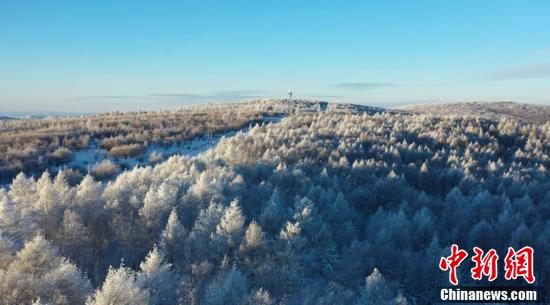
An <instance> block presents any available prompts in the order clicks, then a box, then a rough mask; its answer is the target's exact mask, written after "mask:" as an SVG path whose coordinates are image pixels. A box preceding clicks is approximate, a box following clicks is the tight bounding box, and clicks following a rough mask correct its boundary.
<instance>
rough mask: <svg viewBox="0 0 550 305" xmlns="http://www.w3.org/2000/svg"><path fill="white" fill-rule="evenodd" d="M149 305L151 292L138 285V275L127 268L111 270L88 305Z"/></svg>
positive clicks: (121, 267)
mask: <svg viewBox="0 0 550 305" xmlns="http://www.w3.org/2000/svg"><path fill="white" fill-rule="evenodd" d="M114 304H117V305H118V304H120V305H148V304H149V291H148V290H147V289H143V288H141V287H140V286H139V285H138V283H137V275H136V273H135V272H134V271H132V270H131V269H129V268H128V267H125V266H123V265H122V266H120V267H119V268H116V269H115V268H112V267H111V268H109V271H108V273H107V277H106V278H105V282H104V283H103V285H102V287H101V289H98V290H96V292H95V293H94V295H93V296H91V297H90V298H89V299H88V300H87V301H86V305H114Z"/></svg>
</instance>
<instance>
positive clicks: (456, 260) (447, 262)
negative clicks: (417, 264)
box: [439, 245, 468, 286]
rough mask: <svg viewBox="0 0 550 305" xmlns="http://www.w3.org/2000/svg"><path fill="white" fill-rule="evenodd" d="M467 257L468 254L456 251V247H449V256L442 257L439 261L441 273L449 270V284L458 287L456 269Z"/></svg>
mask: <svg viewBox="0 0 550 305" xmlns="http://www.w3.org/2000/svg"><path fill="white" fill-rule="evenodd" d="M466 257H468V252H466V251H464V250H458V246H457V245H452V246H451V256H449V257H442V258H441V260H440V261H439V268H440V269H441V270H443V271H447V270H450V272H449V282H451V284H453V285H455V286H456V285H458V279H457V277H456V268H457V267H458V266H460V263H462V261H463V260H465V259H466Z"/></svg>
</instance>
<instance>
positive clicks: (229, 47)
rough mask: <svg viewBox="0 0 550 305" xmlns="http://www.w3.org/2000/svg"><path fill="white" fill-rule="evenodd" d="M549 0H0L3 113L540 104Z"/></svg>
mask: <svg viewBox="0 0 550 305" xmlns="http://www.w3.org/2000/svg"><path fill="white" fill-rule="evenodd" d="M549 16H550V1H546V0H544V1H543V0H541V1H536V0H530V1H505V0H499V1H490V0H484V1H467V0H461V1H296V0H295V1H283V0H278V1H275V0H273V1H270V0H266V1H209V0H202V1H173V2H171V1H53V0H52V1H30V0H29V1H15V0H13V1H2V2H0V112H9V111H69V112H74V111H76V112H80V111H86V112H87V111H107V110H115V109H117V110H128V109H159V108H171V107H176V106H179V105H185V104H196V103H202V102H209V101H232V100H239V99H245V98H253V97H263V96H269V97H280V96H284V95H285V94H286V92H287V91H288V90H289V89H292V90H293V91H294V92H295V96H296V97H302V98H316V99H325V100H330V101H340V102H355V103H364V104H372V105H384V106H392V105H400V104H407V103H420V102H444V101H448V102H455V101H493V100H511V101H517V102H526V103H547V104H550V17H549Z"/></svg>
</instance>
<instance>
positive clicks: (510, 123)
mask: <svg viewBox="0 0 550 305" xmlns="http://www.w3.org/2000/svg"><path fill="white" fill-rule="evenodd" d="M212 107H213V108H216V107H222V106H216V107H214V106H212ZM223 107H225V108H222V109H221V110H216V111H217V112H216V113H218V114H221V113H222V112H224V111H229V109H231V111H233V112H228V114H227V115H226V116H214V115H212V116H209V117H207V119H205V120H202V121H201V122H203V123H201V124H202V125H200V126H201V127H200V130H201V132H202V133H204V131H205V130H206V129H208V128H209V127H204V126H205V123H204V122H210V121H209V120H219V122H218V123H216V126H224V127H223V128H225V125H224V124H225V123H224V122H226V121H230V122H234V124H236V125H235V126H237V127H241V126H243V125H247V124H249V123H250V122H251V120H253V119H258V118H259V117H260V116H261V115H274V114H280V115H284V116H285V118H283V119H282V120H281V121H280V122H274V123H262V124H257V125H255V126H254V127H253V128H251V129H250V130H248V131H246V132H238V133H237V134H235V135H234V136H231V137H225V138H223V139H221V140H220V142H219V143H218V145H216V146H215V147H213V148H212V149H210V150H207V151H205V152H203V153H201V154H199V155H198V156H187V155H175V156H172V157H170V158H168V159H166V160H160V161H159V162H154V163H151V164H149V165H147V166H137V167H135V168H133V169H128V170H125V171H121V172H120V174H119V175H118V176H116V177H114V178H113V179H111V180H105V181H99V180H98V179H96V178H94V177H92V176H91V175H90V174H87V175H84V176H83V177H82V178H80V179H78V180H77V181H72V182H71V183H70V182H69V179H68V176H69V175H70V172H71V169H66V170H60V171H59V172H58V173H56V174H55V175H52V174H51V173H50V172H48V171H46V172H44V173H43V174H41V175H39V176H36V177H33V176H31V175H30V174H29V175H27V174H25V173H20V174H18V175H17V176H16V177H15V178H14V179H13V181H12V182H11V184H9V185H8V186H6V187H4V188H1V189H0V296H2V297H0V304H6V305H7V304H86V305H107V304H127V305H140V304H243V305H244V304H250V305H252V304H254V305H256V304H257V305H260V304H261V305H268V304H288V305H291V304H312V305H313V304H327V305H329V304H429V303H430V300H431V298H432V294H433V293H432V288H434V287H436V286H438V285H440V286H443V285H446V284H448V275H447V274H446V273H445V272H442V271H440V270H439V269H438V267H437V264H438V262H439V259H440V257H441V256H447V255H448V254H449V251H450V250H449V248H450V245H451V244H453V243H456V244H459V245H460V246H461V247H462V248H465V249H471V248H472V247H474V246H478V247H481V248H484V249H489V248H494V249H496V250H497V251H498V252H499V253H505V249H507V248H508V247H509V246H512V247H522V246H531V247H533V248H534V249H535V251H536V252H535V272H536V274H535V276H536V277H537V281H540V282H541V283H543V284H544V285H547V288H548V280H549V279H550V277H549V276H550V274H549V271H550V260H548V254H549V253H550V230H548V228H549V227H550V217H549V216H550V204H549V203H550V173H549V172H548V170H549V169H550V157H549V152H550V122H546V123H544V124H528V123H525V122H519V121H515V120H512V119H501V120H497V119H482V118H470V117H458V116H453V117H450V116H449V117H447V116H432V115H429V114H411V113H407V112H395V111H382V110H381V109H374V108H369V107H360V106H353V105H343V104H328V108H327V109H324V108H323V107H320V104H319V103H310V102H304V101H300V102H297V101H293V102H289V101H274V100H270V101H263V102H251V103H241V104H231V105H230V106H223ZM232 113H248V116H240V117H239V116H237V117H233V116H232V115H231V114H232ZM165 114H166V115H169V114H168V112H166V113H165ZM112 115H113V114H111V115H105V116H98V117H95V118H86V117H84V118H79V119H78V120H76V121H77V122H80V123H78V124H92V125H93V126H97V124H100V121H101V120H102V118H103V119H104V118H106V117H109V116H112ZM118 115H121V116H122V115H123V116H124V118H126V119H125V120H130V119H129V117H132V116H133V117H136V119H137V118H138V117H140V114H118ZM235 118H237V119H238V120H236V121H234V119H235ZM67 120H69V119H63V120H59V121H48V122H47V123H46V122H43V123H44V124H46V125H47V126H48V127H44V128H46V129H45V130H46V131H44V132H45V133H47V132H48V130H49V129H52V128H53V129H56V128H60V129H59V130H60V132H61V133H66V132H67V129H63V128H61V127H56V126H62V125H63V124H64V122H67ZM113 121H118V122H119V123H118V124H117V125H115V126H113V128H114V129H117V128H119V127H120V126H121V124H122V125H125V126H131V125H132V124H131V120H130V122H129V123H128V124H125V123H124V121H123V120H118V119H116V118H115V119H113ZM32 122H33V123H32V124H39V123H36V122H37V121H32ZM89 122H92V123H89ZM160 122H164V121H163V120H160ZM185 122H187V123H185V124H188V122H189V121H185ZM191 122H195V121H191ZM2 124H3V125H0V126H2V129H1V130H2V131H1V136H2V137H3V138H5V137H8V136H9V135H11V132H12V131H10V129H9V128H15V127H9V126H15V125H18V126H19V127H18V128H19V129H17V130H23V129H25V128H26V127H25V125H26V124H27V123H26V122H24V121H21V122H15V121H14V122H9V121H6V122H3V123H2ZM28 124H31V123H28ZM159 124H160V123H159ZM163 124H164V123H163ZM176 125H178V126H180V124H176ZM206 125H208V124H206ZM136 126H138V125H136ZM158 126H161V127H158V128H157V129H155V130H159V132H160V134H158V135H157V133H156V132H153V130H147V129H143V128H141V127H136V129H135V130H134V131H136V130H140V132H139V133H137V134H140V135H149V137H148V138H143V139H140V141H143V142H139V143H137V142H136V143H137V144H143V143H144V142H145V141H152V139H156V138H155V137H156V136H157V137H159V140H158V141H164V138H163V137H174V138H175V139H178V141H179V138H178V137H180V136H181V137H183V138H182V139H183V140H185V139H189V138H188V137H187V135H179V134H178V132H173V133H172V132H168V131H166V129H163V127H162V126H164V125H158ZM181 126H183V125H181ZM8 127H9V128H8ZM237 127H235V128H237ZM29 128H30V127H29ZM89 128H91V127H89ZM185 128H187V129H191V130H193V125H185ZM214 128H218V127H214ZM219 128H221V127H219ZM40 130H42V129H40ZM165 131H166V132H165ZM18 132H19V131H18ZM115 133H116V131H115ZM77 134H79V133H77ZM83 134H85V133H83ZM128 134H131V133H130V132H128ZM132 134H133V133H132ZM155 135H156V136H155ZM80 136H81V135H80V134H79V137H80ZM110 137H111V138H109V139H119V138H121V139H122V140H121V141H122V142H123V143H124V145H126V144H129V143H132V144H136V143H134V142H132V141H130V140H128V137H122V136H120V135H115V134H113V135H111V136H110ZM56 138H57V139H58V140H56V141H57V142H55V143H57V144H58V147H57V146H56V149H57V150H59V149H63V143H64V141H59V136H56ZM92 138H93V137H92ZM103 138H107V137H106V136H105V137H103ZM103 138H102V139H103ZM170 139H171V138H170ZM105 141H106V140H103V142H105ZM109 141H111V140H109ZM112 141H115V142H116V141H118V140H112ZM166 141H168V140H166ZM122 142H121V143H122ZM29 143H31V142H29ZM33 143H34V142H33ZM117 143H118V142H117ZM117 145H118V144H117ZM120 145H123V144H120ZM4 157H5V156H4ZM2 175H3V174H2ZM465 265H467V263H465ZM469 270H470V269H469V268H467V266H466V267H464V268H461V269H459V271H460V273H459V278H460V281H461V283H464V284H475V283H473V281H472V280H471V278H470V277H469V276H468V274H469ZM469 278H470V279H469ZM468 279H469V280H468ZM499 280H500V279H499ZM499 280H497V283H498V282H499ZM482 283H484V284H487V283H486V282H482ZM521 283H522V282H521V280H518V281H517V282H516V283H515V284H517V285H520V284H521ZM547 291H550V290H548V289H547Z"/></svg>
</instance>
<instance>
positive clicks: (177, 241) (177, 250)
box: [160, 209, 187, 264]
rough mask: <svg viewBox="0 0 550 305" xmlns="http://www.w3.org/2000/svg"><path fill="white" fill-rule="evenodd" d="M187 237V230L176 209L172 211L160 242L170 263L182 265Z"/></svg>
mask: <svg viewBox="0 0 550 305" xmlns="http://www.w3.org/2000/svg"><path fill="white" fill-rule="evenodd" d="M186 235H187V234H186V231H185V228H184V227H183V225H182V224H181V222H180V221H179V219H178V214H177V212H176V209H172V212H170V216H169V217H168V221H167V222H166V226H165V227H164V230H163V231H162V236H161V240H160V246H161V248H162V249H163V251H164V253H166V256H167V258H168V261H169V262H170V263H172V264H174V263H176V262H178V263H181V262H182V261H183V258H184V257H183V256H184V255H185V253H184V250H185V238H186Z"/></svg>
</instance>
